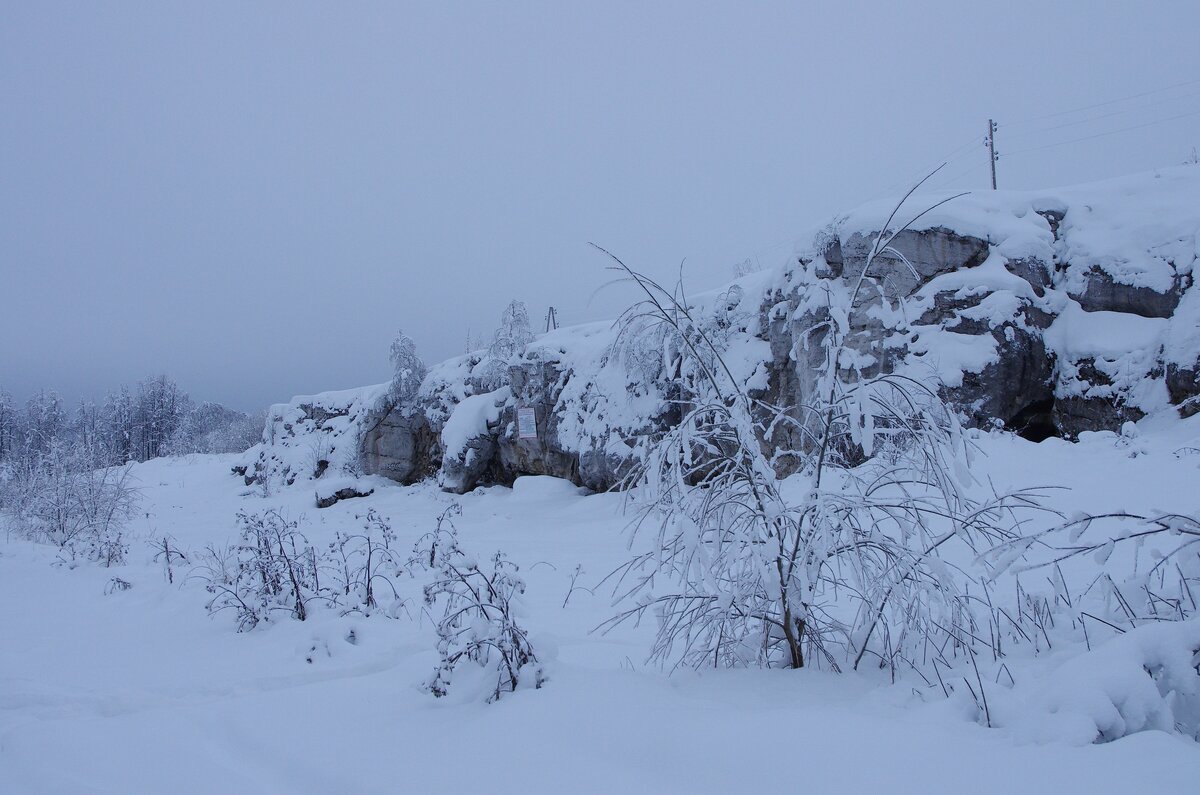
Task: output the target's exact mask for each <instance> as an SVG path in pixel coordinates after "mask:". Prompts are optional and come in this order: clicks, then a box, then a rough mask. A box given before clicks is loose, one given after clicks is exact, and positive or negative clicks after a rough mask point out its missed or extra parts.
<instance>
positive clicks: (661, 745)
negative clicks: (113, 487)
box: [0, 417, 1200, 793]
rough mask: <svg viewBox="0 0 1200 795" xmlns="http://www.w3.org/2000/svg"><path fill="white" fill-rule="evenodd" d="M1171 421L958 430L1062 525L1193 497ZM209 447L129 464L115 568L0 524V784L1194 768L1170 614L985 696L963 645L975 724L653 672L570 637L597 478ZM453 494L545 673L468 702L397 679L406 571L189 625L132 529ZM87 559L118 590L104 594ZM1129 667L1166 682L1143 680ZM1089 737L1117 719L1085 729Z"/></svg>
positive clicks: (412, 617)
mask: <svg viewBox="0 0 1200 795" xmlns="http://www.w3.org/2000/svg"><path fill="white" fill-rule="evenodd" d="M1197 420H1200V418H1193V419H1192V420H1178V419H1176V420H1172V421H1170V422H1168V421H1167V420H1166V419H1164V418H1161V417H1160V418H1150V419H1147V420H1144V421H1143V422H1142V423H1140V424H1139V426H1138V427H1137V429H1136V434H1132V433H1131V434H1125V435H1123V436H1118V435H1116V434H1088V435H1085V437H1084V438H1083V439H1081V441H1080V442H1078V443H1074V444H1072V443H1067V442H1064V441H1062V440H1057V439H1050V440H1047V441H1046V442H1043V443H1041V444H1033V443H1030V442H1027V441H1024V440H1022V439H1019V438H1016V437H1013V436H1010V435H1006V434H977V438H976V442H977V443H978V444H979V446H980V448H981V452H982V453H983V454H984V455H981V456H980V457H978V458H977V459H976V460H975V462H974V463H973V465H972V474H973V475H974V476H975V477H976V478H977V479H979V480H980V481H981V482H992V483H994V484H995V485H996V487H997V488H1001V489H1004V488H1012V487H1015V486H1036V485H1042V486H1044V485H1053V484H1061V485H1063V486H1067V487H1070V490H1069V491H1062V492H1055V496H1054V500H1055V502H1054V505H1055V507H1056V508H1058V509H1059V510H1061V511H1063V512H1064V513H1067V514H1070V513H1072V512H1074V511H1077V510H1080V509H1084V508H1087V509H1091V510H1107V509H1114V508H1125V509H1143V510H1150V509H1160V510H1178V511H1182V512H1191V513H1196V512H1197V510H1198V509H1200V504H1198V503H1197V494H1196V492H1195V484H1196V482H1197V480H1198V479H1200V455H1190V456H1189V455H1187V454H1186V450H1187V449H1189V448H1200V422H1197ZM236 460H237V458H236V457H235V456H199V455H197V456H189V457H188V458H185V459H159V460H155V461H151V462H147V463H145V464H139V465H137V466H136V467H135V468H134V474H135V475H136V476H137V478H138V480H139V486H140V488H141V490H142V499H143V503H142V510H141V513H139V516H138V519H137V520H136V521H135V522H134V523H133V525H132V526H131V528H130V529H131V532H132V533H133V535H134V536H135V538H134V541H133V546H132V552H131V554H130V562H129V563H128V564H127V565H125V566H122V567H119V568H114V569H105V568H102V567H99V566H94V565H81V566H79V567H77V568H75V569H69V568H66V567H63V566H56V565H53V563H54V560H55V556H54V553H53V550H52V549H50V548H49V547H46V546H39V545H36V544H32V543H30V542H27V541H24V540H20V539H17V538H15V537H14V538H7V539H3V540H0V630H2V632H3V637H4V638H5V642H4V643H2V644H0V791H3V792H22V793H24V792H32V793H37V792H63V791H90V792H120V793H128V792H159V791H165V790H170V791H174V792H181V793H186V792H212V791H220V790H231V791H246V790H250V789H253V790H254V791H260V792H267V793H269V792H288V793H297V792H329V791H347V792H383V791H395V790H396V789H397V788H398V787H402V788H404V789H406V790H413V791H418V792H444V791H462V790H463V789H466V788H469V789H475V788H485V789H489V790H492V791H496V792H544V791H571V792H615V791H626V792H627V791H638V792H648V791H653V792H689V793H697V792H729V791H780V790H785V789H788V788H794V787H795V786H796V785H797V778H796V777H797V775H798V773H797V767H796V764H795V763H802V765H801V766H802V771H803V781H804V786H805V787H806V788H807V787H811V788H817V789H822V790H825V791H846V792H853V791H868V790H878V791H884V790H896V789H898V788H899V789H902V790H904V789H910V788H919V789H920V790H921V791H927V792H962V791H964V790H967V791H973V792H974V791H978V792H1013V791H1029V792H1074V791H1087V792H1097V793H1106V792H1113V793H1129V792H1184V791H1190V790H1191V789H1192V788H1194V784H1195V781H1196V780H1197V777H1198V776H1200V748H1198V747H1197V745H1196V743H1195V742H1194V741H1192V740H1190V739H1187V738H1186V737H1183V736H1180V735H1178V734H1176V733H1173V732H1172V731H1171V728H1172V727H1171V725H1170V724H1171V723H1172V722H1180V721H1181V720H1183V721H1186V720H1194V719H1195V716H1194V715H1190V714H1189V713H1188V712H1187V710H1189V709H1192V705H1194V704H1195V701H1194V695H1195V692H1196V685H1197V682H1198V681H1200V679H1197V678H1196V677H1195V676H1194V670H1193V669H1192V668H1190V667H1188V666H1189V665H1190V661H1189V660H1187V659H1186V658H1185V657H1184V656H1182V653H1181V652H1180V650H1181V649H1185V648H1186V647H1188V646H1189V645H1190V646H1191V647H1193V648H1194V647H1195V645H1196V644H1197V643H1198V642H1200V635H1198V629H1197V624H1196V622H1190V623H1186V624H1175V625H1161V626H1159V625H1152V626H1149V627H1146V628H1144V629H1143V628H1139V629H1137V630H1136V631H1129V632H1127V633H1126V634H1119V633H1117V632H1113V631H1108V632H1107V633H1106V634H1104V633H1103V632H1102V631H1101V630H1102V629H1103V628H1102V627H1099V628H1094V629H1093V630H1092V631H1093V633H1094V634H1092V636H1091V645H1092V650H1091V651H1088V649H1087V648H1086V646H1084V644H1083V643H1082V641H1079V642H1074V643H1066V642H1062V643H1059V642H1058V641H1059V638H1058V636H1056V645H1055V648H1054V649H1053V650H1050V651H1045V650H1043V653H1041V654H1034V653H1033V652H1032V651H1031V650H1028V649H1025V650H1023V651H1018V650H1013V652H1012V653H1011V654H1010V657H1009V658H1008V659H1007V660H1006V663H1007V666H1008V670H1009V672H1010V673H1011V676H1012V677H1013V678H1014V679H1015V685H1012V686H1009V683H1008V678H1007V676H1003V675H1002V678H1000V679H999V681H997V679H996V678H995V677H996V673H994V672H993V669H992V668H991V667H990V665H991V661H990V660H988V661H982V660H981V661H980V664H981V667H985V666H984V663H985V662H986V663H987V664H988V666H987V667H985V670H986V673H985V674H984V683H985V685H986V687H987V695H988V698H989V700H990V703H991V707H992V710H993V713H994V715H993V717H994V721H993V722H994V724H995V725H996V728H991V729H989V728H986V727H984V726H982V725H980V724H979V723H978V722H977V715H976V711H975V706H974V704H973V703H972V702H971V701H970V699H969V697H967V696H966V695H965V688H959V689H958V690H957V691H956V692H955V694H954V695H953V696H952V697H951V698H948V699H947V698H943V697H942V696H941V695H940V692H939V691H937V690H936V688H935V689H934V690H930V689H928V688H926V687H925V686H924V685H923V683H921V682H920V681H919V680H917V679H914V680H912V681H907V680H901V681H899V682H898V683H896V684H892V683H891V682H890V681H888V680H887V679H886V678H885V677H882V676H880V675H878V674H876V673H872V672H870V671H867V672H860V673H856V674H842V675H835V674H832V673H829V672H826V671H820V670H815V669H814V670H810V669H806V670H803V671H800V672H789V671H778V670H776V671H767V670H743V671H707V672H703V673H695V672H690V671H678V672H675V673H674V674H669V673H668V672H665V671H662V670H660V669H658V668H655V667H653V666H647V665H645V664H644V663H643V660H644V659H645V656H646V653H647V650H648V645H649V640H650V637H651V633H652V628H650V627H646V626H643V627H640V628H635V627H626V628H621V629H620V630H618V631H616V632H613V633H610V634H599V633H596V632H593V629H594V628H595V627H596V626H597V625H598V624H599V623H600V622H601V621H602V620H604V619H605V618H607V617H608V616H609V615H611V611H612V607H611V598H610V597H611V588H610V587H606V586H600V585H599V581H600V580H601V578H602V577H603V576H604V575H605V574H607V573H608V572H609V571H611V570H612V568H613V567H614V566H616V565H617V564H618V563H620V562H621V561H623V560H624V559H625V556H626V555H627V554H628V553H627V548H626V543H627V536H626V534H625V532H624V531H625V527H626V523H627V521H628V519H629V517H627V516H626V515H624V514H623V513H622V505H623V500H624V498H623V496H622V495H618V494H586V493H585V492H584V490H581V489H579V488H577V487H575V486H573V485H572V484H570V483H567V482H565V481H560V480H556V479H554V478H547V477H522V478H519V479H518V480H517V481H516V483H515V484H514V487H513V488H512V489H508V488H503V487H491V488H486V489H479V490H476V491H474V492H472V493H469V494H467V495H464V496H462V497H458V498H455V497H452V496H450V495H448V494H445V493H443V492H440V491H438V490H437V489H436V488H435V487H434V486H432V485H431V484H428V483H425V484H418V485H415V486H411V487H403V486H399V485H396V484H391V483H387V482H383V481H377V480H375V479H372V480H371V481H370V485H372V486H374V487H375V492H374V493H373V494H371V495H370V496H368V497H364V498H361V499H355V500H348V501H343V502H339V503H338V504H336V505H334V506H332V507H330V508H328V509H325V510H321V511H314V510H313V509H312V507H311V504H312V503H311V500H312V495H311V490H310V489H307V488H292V489H279V490H276V491H275V492H274V493H272V494H271V495H270V496H268V497H263V496H262V495H261V494H259V493H257V492H255V493H247V492H246V489H245V487H244V486H243V485H242V483H241V481H240V480H239V479H237V478H235V477H233V476H231V475H230V474H229V467H230V465H231V464H232V463H233V462H234V461H236ZM455 501H457V502H459V504H461V506H462V515H461V517H457V518H456V519H455V523H456V525H457V526H458V528H459V534H460V540H461V542H462V544H463V545H464V547H465V548H467V549H469V550H471V551H472V552H474V553H476V554H479V555H481V556H482V555H488V554H490V552H491V551H493V550H495V549H497V548H502V549H504V550H505V552H506V553H507V554H508V555H509V556H510V557H511V559H512V560H514V561H515V562H517V563H519V564H520V565H521V575H522V577H523V578H524V579H525V580H526V582H527V583H528V591H527V593H526V595H525V598H524V602H523V610H522V614H521V619H522V621H524V622H525V624H526V626H527V627H528V628H529V630H530V632H531V637H532V640H533V643H534V644H535V646H536V647H537V649H538V650H539V654H540V655H541V656H542V657H543V658H544V659H545V661H546V667H547V674H548V676H549V681H548V683H547V684H546V686H545V687H544V688H542V689H540V690H527V691H520V692H518V693H515V694H512V695H511V696H509V697H506V698H505V699H503V700H502V701H500V702H498V703H496V704H492V705H485V704H482V703H479V702H478V701H475V700H472V699H469V698H467V694H466V693H465V692H464V693H463V694H461V695H460V696H458V697H448V698H446V699H434V698H432V697H431V696H429V695H428V694H425V693H423V692H421V691H420V690H419V689H418V686H419V684H420V683H421V682H422V681H424V680H425V679H427V678H428V676H429V674H430V672H431V671H432V670H433V667H434V665H435V663H436V653H435V652H434V647H433V640H434V635H433V628H432V625H431V621H430V618H429V617H428V616H426V615H425V614H424V613H423V611H422V607H421V602H420V598H419V594H418V593H417V590H419V588H418V586H419V584H418V583H415V582H414V583H408V584H406V585H405V586H403V587H404V588H407V589H408V590H407V591H405V593H406V594H407V595H409V596H411V597H412V598H411V599H410V602H409V604H408V607H407V611H404V610H402V611H401V612H400V617H399V618H396V619H389V618H386V617H384V616H383V615H378V614H377V615H375V616H372V617H370V618H364V617H362V616H361V615H357V614H351V615H348V616H344V617H343V616H340V615H338V614H337V613H336V612H334V611H330V610H314V611H313V615H312V617H311V618H310V619H309V620H308V621H305V622H298V621H294V620H290V619H280V620H276V621H273V622H272V623H270V624H266V625H263V626H262V627H260V628H256V629H254V630H253V631H250V632H245V633H240V634H239V633H237V632H236V631H235V628H234V622H233V620H232V618H231V617H230V616H228V615H227V614H217V615H216V616H214V617H211V618H210V617H209V616H208V615H206V613H205V611H204V603H205V602H206V601H207V598H208V596H209V595H208V594H207V593H206V592H205V591H204V589H203V587H202V586H201V585H200V584H199V583H197V582H196V581H195V580H194V579H189V578H188V577H187V576H186V570H187V567H180V569H182V571H181V570H177V571H176V583H175V584H174V585H169V584H167V582H166V580H165V577H164V576H163V569H162V565H161V562H156V561H154V560H153V557H152V555H153V553H152V550H151V549H150V548H149V546H148V545H147V544H146V543H145V541H146V540H147V539H149V538H151V537H158V536H161V535H163V534H170V535H171V536H172V537H173V538H174V539H175V542H176V543H177V544H178V545H179V546H180V548H182V549H184V550H186V551H187V552H188V554H189V556H190V557H191V558H192V559H193V560H196V559H198V557H199V554H200V553H201V551H202V550H203V548H204V547H205V546H206V545H209V544H214V545H219V544H223V543H227V542H229V541H230V540H232V539H233V538H234V537H235V534H236V522H235V520H234V515H235V513H236V512H237V511H238V510H247V511H259V510H263V509H264V508H267V507H273V508H278V509H280V510H281V511H283V512H284V513H285V514H286V515H287V516H289V517H292V518H297V517H303V520H302V522H303V523H302V529H303V530H304V532H305V533H307V534H308V536H309V537H310V539H311V540H312V541H313V542H314V543H322V542H325V541H328V540H331V539H332V537H333V535H334V533H335V532H337V531H338V530H345V529H346V528H354V527H360V526H361V524H360V523H359V520H358V519H357V518H356V517H358V516H361V515H362V514H364V513H365V512H366V510H367V509H368V508H374V509H376V510H378V511H379V512H380V513H382V514H383V515H386V516H389V517H390V518H391V522H392V525H393V528H394V530H395V531H396V533H397V536H398V543H399V544H400V545H401V546H402V547H404V548H408V546H410V545H412V544H413V543H415V542H416V540H417V539H418V538H419V537H420V536H421V535H422V534H424V533H426V532H428V531H429V530H430V529H431V527H432V525H433V523H434V521H435V518H436V517H437V516H438V515H439V514H441V513H442V512H443V511H444V510H445V509H446V507H447V506H449V505H450V504H452V503H453V502H455ZM1089 565H1090V564H1089ZM577 567H580V568H581V569H582V574H581V575H580V576H579V577H578V579H577V580H573V579H572V577H573V575H574V572H575V571H576V569H577ZM181 575H182V576H181ZM114 576H116V577H120V578H122V579H124V580H126V581H128V582H129V583H131V584H132V588H131V589H130V590H127V591H119V592H114V593H111V594H109V595H105V591H106V590H108V584H109V582H110V580H111V578H113V577H114ZM1066 576H1068V577H1073V576H1076V575H1075V574H1073V573H1071V572H1070V571H1068V572H1067V573H1066ZM573 584H574V586H575V587H574V588H573V589H572V585H573ZM414 589H415V590H414ZM564 601H565V602H566V604H565V606H564ZM352 641H353V642H352ZM1156 666H1157V667H1160V668H1162V667H1165V669H1169V671H1168V673H1169V676H1170V677H1173V678H1169V681H1168V682H1167V685H1168V686H1166V687H1163V688H1159V687H1157V686H1156V685H1155V681H1154V680H1152V679H1151V678H1150V677H1149V676H1146V675H1145V674H1144V672H1143V671H1142V669H1143V668H1144V667H1156ZM465 690H466V688H464V691H465ZM1172 693H1174V695H1172ZM1184 697H1186V698H1184ZM1187 699H1193V700H1191V701H1189V700H1187ZM1192 725H1193V726H1194V725H1195V724H1194V723H1193V724H1192ZM1097 731H1105V732H1112V733H1113V735H1114V736H1119V735H1122V734H1126V735H1128V736H1123V737H1121V738H1120V739H1116V740H1115V741H1113V742H1107V743H1102V744H1092V743H1091V740H1092V739H1094V736H1093V734H1094V733H1095V732H1097ZM1130 732H1132V733H1130ZM773 760H792V761H789V762H786V763H784V762H780V763H775V762H774V761H773ZM485 782H486V783H485Z"/></svg>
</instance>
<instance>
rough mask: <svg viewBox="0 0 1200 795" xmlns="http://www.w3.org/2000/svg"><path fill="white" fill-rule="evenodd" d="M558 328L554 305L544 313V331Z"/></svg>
mask: <svg viewBox="0 0 1200 795" xmlns="http://www.w3.org/2000/svg"><path fill="white" fill-rule="evenodd" d="M556 328H558V313H557V312H555V311H554V307H550V311H549V312H547V313H546V331H553V330H554V329H556Z"/></svg>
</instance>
